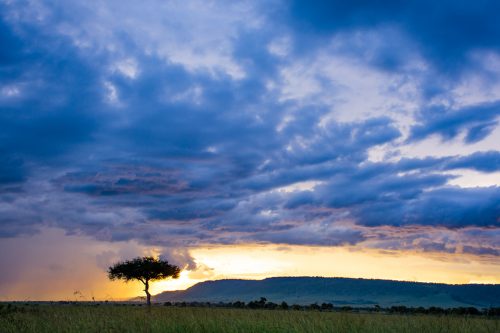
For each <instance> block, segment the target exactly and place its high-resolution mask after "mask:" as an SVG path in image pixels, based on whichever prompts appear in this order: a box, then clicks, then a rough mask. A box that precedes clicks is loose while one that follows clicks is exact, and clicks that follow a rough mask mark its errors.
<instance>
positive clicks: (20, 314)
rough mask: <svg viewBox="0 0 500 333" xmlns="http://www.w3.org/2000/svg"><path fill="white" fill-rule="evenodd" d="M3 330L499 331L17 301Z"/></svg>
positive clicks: (346, 316) (354, 316) (448, 321)
mask: <svg viewBox="0 0 500 333" xmlns="http://www.w3.org/2000/svg"><path fill="white" fill-rule="evenodd" d="M0 332H2V333H10V332H16V333H17V332H37V333H38V332H40V333H43V332H179V333H181V332H183V333H184V332H207V333H209V332H214V333H215V332H217V333H220V332H262V333H266V332H283V333H284V332H287V333H288V332H315V333H321V332H359V333H361V332H363V333H365V332H366V333H372V332H373V333H375V332H377V333H378V332H380V333H382V332H394V333H406V332H408V333H410V332H411V333H418V332H424V333H426V332H427V333H434V332H460V333H461V332H464V333H465V332H467V333H482V332H485V333H486V332H488V333H498V332H500V319H499V318H498V317H485V316H474V315H466V316H457V315H424V314H409V315H401V314H386V313H350V312H329V311H325V312H320V311H295V310H252V309H228V308H198V307H185V308H177V307H163V306H153V307H151V308H150V309H148V308H147V307H145V306H114V305H111V304H109V305H106V304H103V305H101V306H93V305H57V304H53V305H43V304H42V305H16V306H11V307H9V308H8V309H7V308H6V307H5V306H4V307H3V309H2V311H1V312H0Z"/></svg>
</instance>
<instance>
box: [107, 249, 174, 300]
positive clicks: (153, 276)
mask: <svg viewBox="0 0 500 333" xmlns="http://www.w3.org/2000/svg"><path fill="white" fill-rule="evenodd" d="M180 272H181V270H180V268H179V267H177V266H175V265H171V264H169V263H168V261H166V260H160V259H158V258H154V257H142V258H141V257H138V258H135V259H132V260H127V261H123V262H119V263H116V264H115V265H113V266H111V267H109V269H108V277H109V279H110V280H124V281H125V282H128V281H131V280H138V281H141V282H142V283H143V284H144V292H145V293H146V298H147V304H148V305H150V304H151V294H150V293H149V281H157V280H163V279H167V278H173V279H177V278H178V277H179V274H180Z"/></svg>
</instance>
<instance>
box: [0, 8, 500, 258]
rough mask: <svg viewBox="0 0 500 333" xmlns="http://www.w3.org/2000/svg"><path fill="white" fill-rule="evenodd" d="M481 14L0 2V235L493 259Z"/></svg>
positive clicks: (496, 82) (490, 67)
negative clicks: (48, 232)
mask: <svg viewBox="0 0 500 333" xmlns="http://www.w3.org/2000/svg"><path fill="white" fill-rule="evenodd" d="M499 12H500V4H499V3H498V2H497V1H494V0H476V1H456V0H454V1H447V0H446V1H427V0H425V1H412V0H409V1H396V0H388V1H368V0H357V1H275V0H267V1H238V2H235V1H159V0H145V1H140V2H139V1H123V0H108V1H62V0H61V1H48V0H47V1H36V0H0V44H1V48H0V139H1V140H0V160H1V161H2V163H1V164H0V242H1V241H2V239H3V240H4V241H5V240H12V239H16V238H19V237H28V236H33V235H36V234H37V233H39V232H41V231H42V230H44V228H57V229H61V230H63V231H64V232H65V233H66V234H67V235H82V236H85V237H89V239H95V240H99V241H102V242H110V243H112V242H123V241H134V242H137V244H141V245H143V246H152V247H159V248H162V247H163V248H196V247H199V246H204V245H207V244H219V245H220V244H226V245H228V246H229V245H235V244H255V243H262V244H282V245H291V246H292V245H307V246H358V247H361V248H370V249H379V250H395V251H397V250H411V251H422V252H438V253H459V254H461V253H463V254H470V255H475V256H489V257H490V260H492V261H493V262H494V263H496V264H497V265H498V264H499V261H498V259H497V258H498V256H499V255H500V244H499V243H500V242H499V238H500V229H499V226H500V220H499V217H500V187H499V186H500V127H499V123H498V121H499V117H500V42H499V41H500V24H499V23H498V20H497V19H498V18H497V16H498V13H499ZM53 246H54V247H57V244H54V245H53Z"/></svg>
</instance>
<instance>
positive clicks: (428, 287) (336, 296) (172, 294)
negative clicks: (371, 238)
mask: <svg viewBox="0 0 500 333" xmlns="http://www.w3.org/2000/svg"><path fill="white" fill-rule="evenodd" d="M260 297H266V298H267V299H268V300H269V301H272V302H282V301H285V302H287V303H289V304H302V305H305V304H312V303H318V304H321V303H332V304H334V305H336V306H343V305H350V306H373V305H375V304H378V305H380V306H384V307H386V306H398V305H404V306H414V307H416V306H423V307H429V306H438V307H468V306H474V307H477V308H486V307H498V306H500V285H498V284H497V285H492V284H489V285H483V284H464V285H449V284H443V283H423V282H406V281H393V280H376V279H373V280H372V279H352V278H325V277H273V278H267V279H264V280H237V279H234V280H233V279H229V280H215V281H205V282H201V283H198V284H196V285H194V286H192V287H191V288H188V289H186V290H178V291H166V292H163V293H160V294H158V295H156V296H154V297H153V300H154V301H156V302H166V301H171V302H196V301H198V302H235V301H244V302H249V301H252V300H256V299H259V298H260Z"/></svg>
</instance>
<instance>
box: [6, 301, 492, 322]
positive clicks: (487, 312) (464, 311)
mask: <svg viewBox="0 0 500 333" xmlns="http://www.w3.org/2000/svg"><path fill="white" fill-rule="evenodd" d="M44 304H51V305H54V304H59V305H77V306H78V305H94V306H101V305H113V306H143V304H142V303H132V302H108V301H104V302H97V301H96V302H83V301H82V302H75V301H59V302H11V303H0V315H1V314H6V313H11V312H25V311H26V307H36V306H39V305H44ZM154 305H155V306H173V307H213V308H236V309H267V310H290V311H335V312H358V313H360V312H362V313H377V312H378V313H386V314H431V315H460V316H463V315H472V316H488V317H500V307H490V308H483V309H477V308H475V307H458V308H441V307H435V306H431V307H428V308H424V307H407V306H391V307H387V308H384V307H381V306H379V305H375V306H371V307H351V306H334V305H333V304H332V303H322V304H317V303H313V304H310V305H299V304H291V305H289V304H287V303H286V302H281V303H279V304H278V303H273V302H268V301H267V299H266V298H264V297H261V298H260V300H255V301H250V302H248V303H245V302H242V301H236V302H217V303H212V302H164V303H155V304H154Z"/></svg>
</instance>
